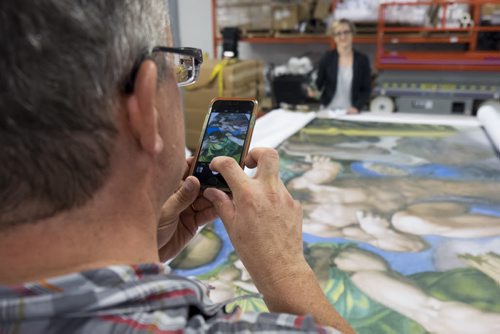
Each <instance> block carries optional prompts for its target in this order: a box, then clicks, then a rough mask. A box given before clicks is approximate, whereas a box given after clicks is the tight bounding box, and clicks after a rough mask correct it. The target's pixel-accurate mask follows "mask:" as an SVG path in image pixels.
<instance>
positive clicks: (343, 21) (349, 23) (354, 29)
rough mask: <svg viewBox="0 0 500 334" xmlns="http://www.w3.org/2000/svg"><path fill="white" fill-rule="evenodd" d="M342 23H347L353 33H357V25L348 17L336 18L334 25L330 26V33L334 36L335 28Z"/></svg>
mask: <svg viewBox="0 0 500 334" xmlns="http://www.w3.org/2000/svg"><path fill="white" fill-rule="evenodd" d="M341 24H346V25H348V26H349V30H351V32H352V34H353V35H356V26H355V25H354V23H352V21H350V20H348V19H340V20H335V21H333V23H332V25H331V26H330V35H332V36H333V34H334V32H335V30H336V29H337V28H338V27H339V26H340V25H341Z"/></svg>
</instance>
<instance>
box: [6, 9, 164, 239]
mask: <svg viewBox="0 0 500 334" xmlns="http://www.w3.org/2000/svg"><path fill="white" fill-rule="evenodd" d="M163 3H164V2H163V1H162V0H157V1H153V0H151V1H149V0H148V1H136V0H119V1H118V0H96V1H82V0H72V1H61V0H44V1H28V0H17V1H2V2H1V3H0V31H1V32H2V33H1V34H0V45H2V52H1V54H0V73H2V80H0V143H1V145H0V229H2V228H6V227H8V226H13V225H20V224H24V223H29V222H33V221H36V220H39V219H43V218H47V217H50V216H52V215H54V214H56V213H58V212H62V211H65V210H69V209H72V208H76V207H79V206H81V205H83V204H85V203H86V202H87V201H88V200H89V199H90V198H91V197H92V196H93V195H94V194H95V193H96V191H98V190H99V189H100V188H101V187H102V186H103V184H104V183H105V182H106V180H107V178H108V176H109V173H110V164H111V161H110V160H111V155H112V152H113V150H114V149H115V144H116V137H117V136H118V134H119V124H118V121H117V119H118V116H117V112H118V110H119V109H120V108H119V106H120V104H121V103H123V95H124V92H123V89H124V84H125V83H126V82H127V79H128V78H129V76H130V75H131V73H132V71H133V69H134V67H135V66H136V65H137V62H138V61H139V60H141V59H143V58H144V55H145V53H146V52H147V51H148V50H151V49H152V47H153V46H156V45H163V44H165V42H166V31H167V30H166V25H165V23H166V22H165V15H166V12H165V8H164V4H163ZM160 77H161V73H160ZM123 167H124V168H127V166H123Z"/></svg>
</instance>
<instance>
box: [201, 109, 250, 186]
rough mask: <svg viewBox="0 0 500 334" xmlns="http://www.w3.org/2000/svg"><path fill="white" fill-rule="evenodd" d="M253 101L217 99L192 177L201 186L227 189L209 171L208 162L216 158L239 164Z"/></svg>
mask: <svg viewBox="0 0 500 334" xmlns="http://www.w3.org/2000/svg"><path fill="white" fill-rule="evenodd" d="M253 110H254V102H252V101H239V100H216V101H215V102H214V103H213V105H212V108H211V111H210V115H209V118H208V121H207V124H206V127H205V132H204V134H203V140H202V142H201V147H200V150H199V154H198V157H197V160H196V164H195V166H194V170H193V175H194V176H196V177H197V178H198V179H199V180H200V183H201V185H202V187H204V188H206V187H216V188H220V189H223V190H229V188H228V186H227V183H226V181H225V180H224V178H223V177H222V175H220V174H218V173H217V172H212V171H211V170H210V168H209V165H210V162H211V161H212V159H213V158H215V157H217V156H227V157H231V158H233V159H234V160H236V161H237V162H238V164H240V165H241V162H242V159H243V158H244V153H246V152H245V149H246V147H247V146H248V145H247V141H248V140H250V138H249V132H250V131H249V130H250V125H251V123H252V115H253Z"/></svg>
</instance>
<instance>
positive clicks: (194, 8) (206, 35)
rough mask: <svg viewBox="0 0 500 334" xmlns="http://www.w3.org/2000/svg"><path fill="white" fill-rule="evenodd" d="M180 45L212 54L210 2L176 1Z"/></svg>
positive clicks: (196, 0)
mask: <svg viewBox="0 0 500 334" xmlns="http://www.w3.org/2000/svg"><path fill="white" fill-rule="evenodd" d="M177 6H178V11H179V35H180V45H181V46H189V47H194V48H200V49H202V50H203V52H208V54H209V55H210V56H212V54H213V51H212V49H213V46H212V1H210V0H178V1H177Z"/></svg>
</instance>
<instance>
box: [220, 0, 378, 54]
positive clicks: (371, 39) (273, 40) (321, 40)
mask: <svg viewBox="0 0 500 334" xmlns="http://www.w3.org/2000/svg"><path fill="white" fill-rule="evenodd" d="M338 1H339V0H332V8H335V7H336V5H337V2H338ZM212 31H213V52H214V57H217V54H218V47H219V45H220V43H221V42H222V38H221V36H220V35H219V31H218V26H217V0H212ZM241 41H242V42H247V43H256V44H310V43H314V44H326V45H328V46H330V47H334V46H335V43H334V41H333V39H332V38H331V37H330V36H328V35H326V34H298V33H297V34H286V35H285V34H283V35H280V36H252V37H243V38H242V39H241ZM354 42H355V43H371V44H375V43H376V37H375V35H372V36H369V35H368V36H363V35H362V36H356V37H355V40H354Z"/></svg>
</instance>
